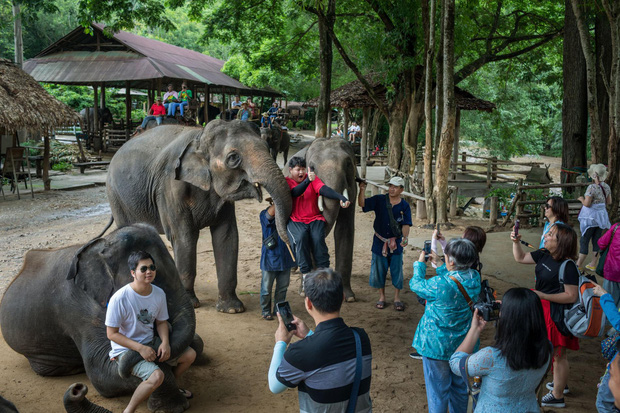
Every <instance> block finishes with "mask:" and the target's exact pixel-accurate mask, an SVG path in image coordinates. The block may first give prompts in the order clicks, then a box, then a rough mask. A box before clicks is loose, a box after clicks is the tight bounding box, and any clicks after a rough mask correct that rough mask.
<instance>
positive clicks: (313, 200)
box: [286, 176, 325, 224]
mask: <svg viewBox="0 0 620 413" xmlns="http://www.w3.org/2000/svg"><path fill="white" fill-rule="evenodd" d="M286 182H287V183H288V186H289V188H291V189H293V188H295V187H296V186H297V185H299V184H298V183H297V182H296V181H295V180H294V179H292V178H289V177H288V176H287V177H286ZM323 185H325V184H324V183H323V181H321V180H320V179H319V177H318V176H317V177H316V178H315V179H314V181H312V182H310V185H308V187H307V188H306V191H305V192H304V193H303V194H301V195H300V196H298V197H296V198H293V210H292V212H291V219H292V220H293V221H295V222H302V223H304V224H309V223H311V222H312V221H316V220H321V221H325V218H324V217H323V214H322V213H321V210H319V203H318V202H319V190H320V189H321V187H322V186H323Z"/></svg>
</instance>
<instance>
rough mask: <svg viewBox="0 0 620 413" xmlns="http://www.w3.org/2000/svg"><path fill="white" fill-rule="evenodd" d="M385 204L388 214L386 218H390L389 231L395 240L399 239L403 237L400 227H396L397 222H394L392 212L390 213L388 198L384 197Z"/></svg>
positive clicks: (390, 205)
mask: <svg viewBox="0 0 620 413" xmlns="http://www.w3.org/2000/svg"><path fill="white" fill-rule="evenodd" d="M385 202H386V204H387V205H386V208H387V212H388V217H389V218H390V230H391V231H392V235H394V236H395V237H396V238H400V237H402V236H403V231H402V230H401V228H400V225H398V222H396V220H395V219H394V212H393V211H392V204H391V203H390V196H389V195H386V196H385Z"/></svg>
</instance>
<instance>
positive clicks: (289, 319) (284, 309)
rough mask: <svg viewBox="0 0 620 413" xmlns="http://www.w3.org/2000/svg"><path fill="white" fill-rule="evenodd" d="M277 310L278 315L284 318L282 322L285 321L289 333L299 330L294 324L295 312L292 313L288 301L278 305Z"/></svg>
mask: <svg viewBox="0 0 620 413" xmlns="http://www.w3.org/2000/svg"><path fill="white" fill-rule="evenodd" d="M276 308H277V309H278V313H280V315H281V316H282V321H284V325H285V326H286V329H287V330H288V331H293V330H297V326H296V325H295V324H293V312H292V311H291V306H290V305H289V304H288V301H282V302H281V303H277V304H276Z"/></svg>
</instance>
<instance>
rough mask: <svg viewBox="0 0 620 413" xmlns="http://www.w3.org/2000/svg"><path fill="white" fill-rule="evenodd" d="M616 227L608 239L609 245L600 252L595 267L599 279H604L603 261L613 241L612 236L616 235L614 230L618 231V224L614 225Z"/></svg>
mask: <svg viewBox="0 0 620 413" xmlns="http://www.w3.org/2000/svg"><path fill="white" fill-rule="evenodd" d="M615 225H616V227H615V228H614V232H612V233H611V238H609V244H607V247H606V248H605V249H604V250H603V251H601V253H600V254H601V255H600V257H599V259H598V264H597V265H596V273H597V274H598V275H600V276H601V277H605V274H604V268H605V260H606V259H607V253H608V252H609V248H610V247H611V243H612V242H613V241H614V235H616V230H617V229H618V226H620V224H615Z"/></svg>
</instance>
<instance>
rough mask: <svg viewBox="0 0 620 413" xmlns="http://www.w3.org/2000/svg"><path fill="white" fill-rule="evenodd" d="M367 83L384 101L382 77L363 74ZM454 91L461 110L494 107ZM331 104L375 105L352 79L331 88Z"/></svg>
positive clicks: (418, 76)
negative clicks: (335, 87) (336, 87)
mask: <svg viewBox="0 0 620 413" xmlns="http://www.w3.org/2000/svg"><path fill="white" fill-rule="evenodd" d="M364 77H365V79H366V80H367V81H368V83H369V84H370V85H371V86H372V88H373V90H374V92H375V93H376V94H377V96H378V97H379V99H381V100H382V101H384V102H385V101H386V98H385V92H386V90H387V88H386V87H385V86H384V85H383V84H382V83H381V80H382V77H381V75H378V74H374V73H371V74H368V75H366V76H364ZM416 82H417V83H418V84H420V83H421V82H422V73H421V71H416ZM454 93H455V98H456V107H457V109H461V110H482V111H487V112H491V111H492V110H493V109H495V104H494V103H493V102H489V101H487V100H484V99H480V98H477V97H475V96H474V95H472V94H471V93H469V92H467V91H465V90H463V89H461V88H458V87H456V86H455V87H454ZM330 101H331V105H332V106H333V107H338V108H363V107H375V108H376V107H377V105H376V104H375V102H374V101H373V100H372V99H371V98H370V96H369V95H368V93H367V92H366V89H365V88H364V85H362V82H360V81H359V79H358V80H354V81H353V82H350V83H347V84H346V85H344V86H341V87H339V88H338V89H334V90H332V93H331V95H330ZM318 102H319V98H318V97H317V98H314V99H310V100H309V101H307V102H306V103H305V105H306V106H314V107H316V106H318Z"/></svg>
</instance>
